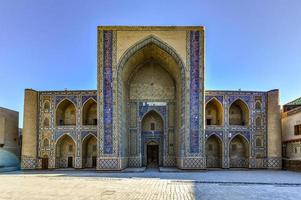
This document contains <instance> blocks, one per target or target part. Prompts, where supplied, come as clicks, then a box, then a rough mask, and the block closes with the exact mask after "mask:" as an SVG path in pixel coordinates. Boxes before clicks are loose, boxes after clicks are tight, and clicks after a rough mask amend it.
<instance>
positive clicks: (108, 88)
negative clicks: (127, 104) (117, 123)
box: [103, 30, 113, 154]
mask: <svg viewBox="0 0 301 200" xmlns="http://www.w3.org/2000/svg"><path fill="white" fill-rule="evenodd" d="M112 44H113V31H107V30H105V31H103V52H104V54H103V129H104V141H103V147H104V149H103V150H104V152H103V153H104V154H112V152H113V89H112V46H113V45H112Z"/></svg>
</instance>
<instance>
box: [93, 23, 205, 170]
mask: <svg viewBox="0 0 301 200" xmlns="http://www.w3.org/2000/svg"><path fill="white" fill-rule="evenodd" d="M97 61H98V66H97V72H98V73H97V74H98V75H97V81H98V93H97V95H98V119H99V124H98V130H97V131H98V133H97V134H98V138H99V140H98V162H97V169H99V170H106V169H107V170H121V169H123V168H126V167H141V166H147V165H148V164H150V163H149V162H150V161H149V160H153V161H154V162H155V163H153V164H158V165H161V166H177V167H179V168H181V169H202V168H205V155H204V29H203V27H199V26H196V27H144V26H143V27H125V26H113V27H112V26H108V27H104V26H101V27H98V56H97ZM150 146H152V147H150ZM154 146H156V147H154ZM149 149H157V150H155V151H158V153H157V154H154V155H152V154H151V153H150V152H148V151H149Z"/></svg>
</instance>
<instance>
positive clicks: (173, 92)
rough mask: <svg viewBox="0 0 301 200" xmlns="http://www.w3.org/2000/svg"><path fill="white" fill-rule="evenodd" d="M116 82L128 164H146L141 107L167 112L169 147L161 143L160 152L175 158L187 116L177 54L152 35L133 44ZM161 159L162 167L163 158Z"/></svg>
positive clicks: (183, 84) (127, 52) (181, 64)
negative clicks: (155, 105) (157, 106)
mask: <svg viewBox="0 0 301 200" xmlns="http://www.w3.org/2000/svg"><path fill="white" fill-rule="evenodd" d="M117 79H118V86H117V87H118V91H117V94H118V101H117V102H119V105H118V116H120V119H122V120H121V125H120V126H121V137H122V141H123V142H124V145H122V148H123V149H122V152H128V155H125V157H129V162H128V163H129V165H130V166H141V165H146V155H145V152H144V150H145V149H146V147H144V145H142V146H141V145H140V144H141V143H140V142H142V141H143V138H142V137H141V136H142V134H141V131H143V130H142V129H141V127H142V126H143V125H142V126H141V121H142V116H141V115H140V113H141V110H140V109H141V108H140V105H142V104H143V105H145V104H152V103H160V104H161V105H164V106H165V109H166V110H168V113H166V116H167V119H168V123H166V127H167V130H168V134H167V137H166V138H165V139H166V141H168V145H167V146H168V147H169V146H170V148H169V149H167V148H166V149H162V148H161V146H162V144H161V142H162V141H161V142H160V145H159V152H162V151H164V157H166V158H167V157H169V156H172V157H173V158H169V159H170V160H172V159H174V157H176V156H177V153H179V152H180V151H179V148H178V145H182V144H183V142H181V141H180V140H181V139H183V137H179V136H180V134H181V131H184V129H183V128H182V129H181V127H182V126H184V124H185V122H184V120H185V114H186V112H185V101H186V100H185V87H186V86H185V80H186V79H185V67H184V64H183V62H182V60H181V59H180V57H179V56H178V54H177V53H176V52H175V51H174V49H173V48H172V47H170V46H169V45H168V44H166V43H165V42H162V41H160V39H158V38H157V37H155V36H149V37H147V38H146V39H144V40H142V41H141V42H138V43H136V44H135V45H133V46H132V47H131V48H129V49H128V50H127V51H126V52H125V53H124V55H123V56H122V57H121V59H120V62H119V64H118V74H117ZM143 109H145V108H142V110H143ZM147 109H148V108H146V110H147ZM142 115H143V114H142ZM164 117H165V116H164ZM140 119H141V121H140ZM162 131H163V130H162ZM129 134H130V135H129ZM174 143H175V144H174ZM160 155H161V154H160ZM159 157H160V161H159V165H161V164H162V163H163V162H162V160H163V159H162V157H163V156H159ZM131 159H132V160H131ZM131 163H133V165H131ZM170 163H171V162H170ZM174 163H175V162H174Z"/></svg>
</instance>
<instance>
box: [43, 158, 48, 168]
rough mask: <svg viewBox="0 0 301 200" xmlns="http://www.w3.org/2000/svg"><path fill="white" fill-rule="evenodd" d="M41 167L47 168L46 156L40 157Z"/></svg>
mask: <svg viewBox="0 0 301 200" xmlns="http://www.w3.org/2000/svg"><path fill="white" fill-rule="evenodd" d="M42 169H48V158H47V157H44V158H42Z"/></svg>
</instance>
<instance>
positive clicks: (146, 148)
mask: <svg viewBox="0 0 301 200" xmlns="http://www.w3.org/2000/svg"><path fill="white" fill-rule="evenodd" d="M141 126H142V132H141V135H142V137H141V138H142V146H141V149H142V150H143V151H142V152H143V164H144V166H147V167H158V166H160V165H162V157H163V137H162V135H163V130H164V124H163V119H162V118H161V116H160V115H159V114H158V113H157V112H155V111H149V112H148V113H147V114H146V115H145V116H144V117H143V119H142V122H141Z"/></svg>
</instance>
